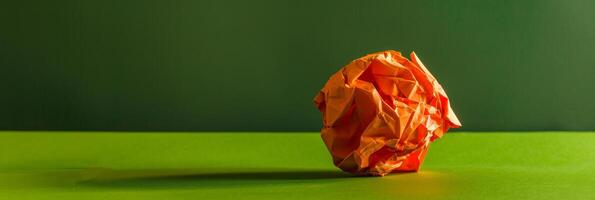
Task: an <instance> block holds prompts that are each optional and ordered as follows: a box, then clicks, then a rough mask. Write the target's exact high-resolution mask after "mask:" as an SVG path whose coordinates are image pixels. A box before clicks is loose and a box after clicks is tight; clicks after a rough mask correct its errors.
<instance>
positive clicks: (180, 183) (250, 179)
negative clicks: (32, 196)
mask: <svg viewBox="0 0 595 200" xmlns="http://www.w3.org/2000/svg"><path fill="white" fill-rule="evenodd" d="M81 177H82V178H81V181H79V182H78V184H80V185H83V186H91V187H109V188H137V187H138V188H151V187H159V188H180V187H182V188H183V187H234V186H261V185H267V184H279V183H283V184H299V183H325V182H327V183H328V182H338V181H341V180H344V179H353V178H362V177H356V176H354V175H351V174H347V173H344V172H341V171H339V170H330V169H328V170H304V169H296V170H288V169H269V170H267V171H264V170H262V169H150V170H111V169H92V170H86V171H85V172H83V173H82V174H81Z"/></svg>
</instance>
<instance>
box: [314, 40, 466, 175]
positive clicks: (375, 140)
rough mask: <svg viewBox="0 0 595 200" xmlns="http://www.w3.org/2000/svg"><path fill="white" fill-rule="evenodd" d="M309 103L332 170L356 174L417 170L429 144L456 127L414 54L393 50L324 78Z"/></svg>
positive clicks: (444, 101)
mask: <svg viewBox="0 0 595 200" xmlns="http://www.w3.org/2000/svg"><path fill="white" fill-rule="evenodd" d="M314 102H315V104H316V106H317V107H318V110H320V111H321V112H322V122H323V128H322V130H321V136H322V139H323V141H324V143H325V145H326V147H327V148H328V150H329V151H330V153H331V155H332V158H333V162H334V164H335V166H337V167H339V168H341V169H342V170H343V171H346V172H350V173H354V174H358V175H372V176H384V175H386V174H388V173H391V172H394V171H401V172H405V171H418V170H419V168H420V166H421V164H422V162H423V160H424V157H425V155H426V152H427V151H428V147H429V145H430V142H432V141H434V140H435V139H437V138H440V137H442V135H443V134H444V133H446V132H447V131H448V129H449V128H458V127H460V126H461V123H460V122H459V120H458V119H457V117H456V115H455V113H454V112H453V111H452V108H451V107H450V104H449V101H448V97H447V96H446V93H445V92H444V89H442V86H440V84H439V83H438V81H436V79H435V78H434V76H432V74H430V72H429V71H428V69H427V68H426V67H425V66H424V65H423V64H422V63H421V61H420V60H419V58H418V57H417V55H415V53H414V52H412V53H411V60H408V59H407V58H405V57H403V56H402V55H401V53H400V52H397V51H393V50H388V51H384V52H379V53H373V54H369V55H366V56H364V57H362V58H359V59H356V60H354V61H352V62H351V63H349V64H348V65H347V66H345V67H343V68H342V69H341V70H340V71H338V72H337V73H335V74H333V75H332V76H331V77H330V78H329V80H328V82H327V83H326V84H325V86H324V88H322V90H321V91H320V92H319V93H318V95H317V96H316V97H315V99H314Z"/></svg>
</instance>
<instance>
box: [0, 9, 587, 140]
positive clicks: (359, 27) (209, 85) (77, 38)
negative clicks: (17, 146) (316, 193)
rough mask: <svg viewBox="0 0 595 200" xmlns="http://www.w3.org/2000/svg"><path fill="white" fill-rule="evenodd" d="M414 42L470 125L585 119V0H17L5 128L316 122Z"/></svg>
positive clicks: (2, 25)
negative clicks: (369, 58)
mask: <svg viewBox="0 0 595 200" xmlns="http://www.w3.org/2000/svg"><path fill="white" fill-rule="evenodd" d="M386 49H395V50H401V51H404V52H406V53H409V52H410V51H411V50H415V51H416V52H417V53H418V54H419V55H420V57H421V59H422V61H424V63H425V64H426V65H427V66H428V67H429V68H430V70H431V71H432V72H433V73H434V75H435V76H436V77H437V78H438V79H439V81H441V83H442V85H443V86H444V87H445V88H446V90H447V92H448V94H449V96H450V98H451V101H452V105H453V108H454V109H455V111H456V113H457V114H458V115H459V117H460V118H461V120H462V122H463V124H464V128H463V129H464V130H594V129H595V106H594V103H595V74H594V73H595V55H594V52H595V3H594V2H593V1H553V0H550V1H541V0H527V1H464V0H457V1H439V0H436V1H393V0H382V1H339V0H336V1H274V0H271V1H239V0H238V1H221V0H217V1H215V0H213V1H206V0H200V1H130V0H118V1H104V0H96V1H81V0H73V1H13V2H3V3H2V5H0V76H1V77H0V89H1V93H0V95H1V98H0V129H67V130H79V129H83V130H318V129H319V127H320V126H321V123H320V117H319V113H318V111H317V110H316V109H315V108H314V106H313V104H312V98H313V97H314V95H315V94H316V93H317V92H318V90H319V89H320V88H321V87H322V86H323V84H324V83H325V82H326V80H327V78H328V77H329V76H330V75H331V74H332V73H334V72H335V71H337V70H338V69H339V68H340V67H342V66H343V65H345V64H346V63H348V62H349V61H350V60H352V59H355V58H357V57H360V56H362V55H364V54H366V53H371V52H376V51H381V50H386Z"/></svg>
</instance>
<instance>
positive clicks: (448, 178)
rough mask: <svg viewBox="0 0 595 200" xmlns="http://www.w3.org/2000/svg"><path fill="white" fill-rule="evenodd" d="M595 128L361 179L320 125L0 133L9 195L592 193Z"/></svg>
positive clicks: (506, 140) (446, 140) (463, 138)
mask: <svg viewBox="0 0 595 200" xmlns="http://www.w3.org/2000/svg"><path fill="white" fill-rule="evenodd" d="M594 188H595V133H587V132H583V133H573V132H565V133H560V132H531V133H463V132H459V133H448V134H447V135H445V137H443V138H441V139H439V140H437V141H436V142H434V143H433V144H432V146H431V148H430V151H429V153H428V155H427V157H426V161H425V163H424V165H423V166H422V170H421V171H420V172H418V173H405V174H391V175H389V176H386V177H353V176H350V175H349V174H345V173H343V172H341V171H339V170H338V169H336V168H334V166H333V165H332V163H331V161H330V156H329V155H328V152H327V150H326V149H325V147H324V145H323V144H322V141H321V140H320V137H319V135H318V134H317V133H256V132H254V133H139V132H134V133H110V132H92V133H80V132H0V199H399V200H402V199H595V189H594Z"/></svg>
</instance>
